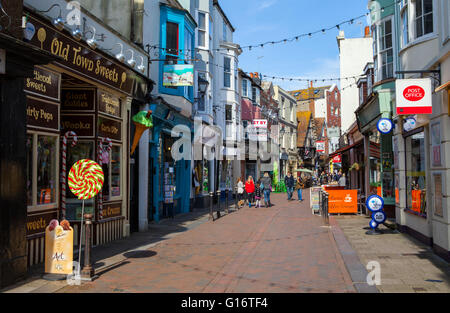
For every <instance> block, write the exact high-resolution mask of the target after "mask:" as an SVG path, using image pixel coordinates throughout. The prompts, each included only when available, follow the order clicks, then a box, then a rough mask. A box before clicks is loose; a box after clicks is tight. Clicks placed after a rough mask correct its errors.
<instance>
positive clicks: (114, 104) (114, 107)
mask: <svg viewBox="0 0 450 313" xmlns="http://www.w3.org/2000/svg"><path fill="white" fill-rule="evenodd" d="M98 111H99V112H101V113H105V114H108V115H112V116H114V117H117V118H120V117H121V112H120V99H119V98H118V97H115V96H113V95H110V94H108V93H106V92H103V91H99V92H98Z"/></svg>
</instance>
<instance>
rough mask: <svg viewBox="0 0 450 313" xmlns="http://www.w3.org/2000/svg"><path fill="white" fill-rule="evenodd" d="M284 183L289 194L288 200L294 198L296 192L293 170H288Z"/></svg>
mask: <svg viewBox="0 0 450 313" xmlns="http://www.w3.org/2000/svg"><path fill="white" fill-rule="evenodd" d="M284 184H285V185H286V192H287V196H288V201H290V200H294V199H292V194H293V193H294V184H295V181H294V177H293V176H292V175H291V172H288V173H287V175H286V176H285V177H284Z"/></svg>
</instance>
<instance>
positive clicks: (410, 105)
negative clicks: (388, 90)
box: [395, 78, 433, 115]
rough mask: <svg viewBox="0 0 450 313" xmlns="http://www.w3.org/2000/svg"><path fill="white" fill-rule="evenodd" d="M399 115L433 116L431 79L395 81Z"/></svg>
mask: <svg viewBox="0 0 450 313" xmlns="http://www.w3.org/2000/svg"><path fill="white" fill-rule="evenodd" d="M395 89H396V99H395V101H396V106H397V114H398V115H406V114H431V113H432V111H433V110H432V100H431V78H420V79H397V80H396V81H395Z"/></svg>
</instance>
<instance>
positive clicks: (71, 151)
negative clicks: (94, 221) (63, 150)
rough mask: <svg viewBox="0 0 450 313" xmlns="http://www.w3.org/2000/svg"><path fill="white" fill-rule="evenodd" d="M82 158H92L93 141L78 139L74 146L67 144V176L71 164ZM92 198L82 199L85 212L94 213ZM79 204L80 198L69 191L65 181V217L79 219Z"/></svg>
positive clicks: (72, 219) (80, 202)
mask: <svg viewBox="0 0 450 313" xmlns="http://www.w3.org/2000/svg"><path fill="white" fill-rule="evenodd" d="M82 159H90V160H94V142H93V141H78V143H77V145H76V146H75V147H72V145H71V144H67V177H68V176H69V171H70V169H71V167H72V166H73V164H75V163H76V162H78V161H79V160H82ZM94 199H95V198H92V199H89V200H84V211H85V213H91V214H93V213H94ZM81 205H82V200H78V198H77V197H76V196H75V195H74V194H73V193H72V191H70V188H69V185H68V183H67V182H66V218H67V219H68V220H70V221H79V220H81V209H82V207H81ZM94 216H95V214H94Z"/></svg>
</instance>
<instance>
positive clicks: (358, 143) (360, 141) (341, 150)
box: [330, 139, 364, 158]
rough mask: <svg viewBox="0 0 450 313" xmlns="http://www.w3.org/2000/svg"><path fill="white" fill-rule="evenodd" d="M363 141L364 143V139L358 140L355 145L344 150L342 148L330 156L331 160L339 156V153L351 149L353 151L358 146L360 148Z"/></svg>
mask: <svg viewBox="0 0 450 313" xmlns="http://www.w3.org/2000/svg"><path fill="white" fill-rule="evenodd" d="M363 141H364V139H360V140H358V141H357V142H355V143H353V144H351V145H348V146H345V147H343V148H340V149H339V150H336V151H334V152H333V153H331V154H330V158H332V157H334V156H335V155H337V154H339V153H342V152H345V151H348V150H350V149H352V148H354V147H356V146H359V145H360V144H361V143H362V142H363Z"/></svg>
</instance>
